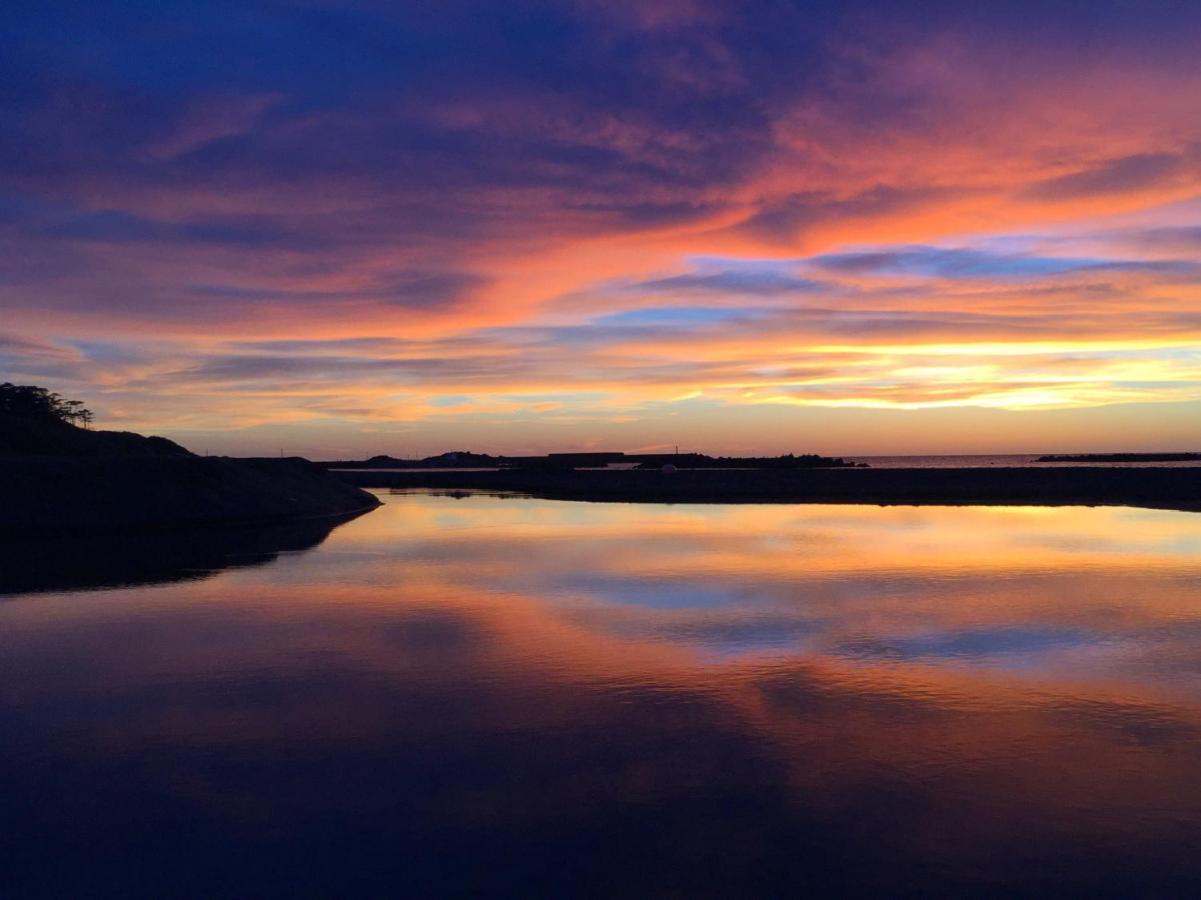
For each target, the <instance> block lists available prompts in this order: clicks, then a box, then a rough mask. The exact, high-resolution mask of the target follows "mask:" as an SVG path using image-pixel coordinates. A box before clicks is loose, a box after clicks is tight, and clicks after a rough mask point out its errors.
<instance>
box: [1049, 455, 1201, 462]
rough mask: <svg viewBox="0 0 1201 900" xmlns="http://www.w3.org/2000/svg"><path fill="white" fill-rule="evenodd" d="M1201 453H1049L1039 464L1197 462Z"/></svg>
mask: <svg viewBox="0 0 1201 900" xmlns="http://www.w3.org/2000/svg"><path fill="white" fill-rule="evenodd" d="M1198 461H1201V453H1049V454H1047V455H1046V456H1040V457H1039V458H1038V459H1037V460H1035V462H1041V463H1153V462H1198Z"/></svg>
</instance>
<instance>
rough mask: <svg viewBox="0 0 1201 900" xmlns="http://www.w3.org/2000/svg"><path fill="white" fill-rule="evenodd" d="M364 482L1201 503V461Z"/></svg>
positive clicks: (664, 498)
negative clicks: (1197, 464) (1193, 464)
mask: <svg viewBox="0 0 1201 900" xmlns="http://www.w3.org/2000/svg"><path fill="white" fill-rule="evenodd" d="M330 474H331V475H336V476H338V477H339V478H341V479H343V480H344V481H346V482H347V483H349V484H353V485H355V486H357V487H361V488H376V489H381V488H382V489H387V488H428V489H435V490H475V491H496V492H514V493H521V494H528V495H530V496H534V497H541V498H544V499H555V500H590V501H607V502H618V503H622V502H624V503H644V502H646V503H861V504H871V505H880V506H894V505H895V506H1133V507H1142V508H1147V509H1168V510H1179V511H1183V512H1201V468H1164V467H1125V468H1119V467H1114V468H1106V467H1098V466H1091V467H1090V466H1079V467H1055V468H1039V467H1025V468H1018V467H1014V468H958V469H952V468H945V469H935V468H913V469H902V468H895V469H892V468H878V469H798V470H773V469H746V470H721V469H716V470H715V469H681V470H679V471H676V472H673V473H670V474H666V473H663V472H658V471H646V470H613V471H609V470H575V471H563V472H546V471H536V470H520V469H502V470H498V471H491V472H481V471H455V470H453V469H446V470H440V471H390V472H379V471H377V472H371V471H337V470H332V471H331V472H330Z"/></svg>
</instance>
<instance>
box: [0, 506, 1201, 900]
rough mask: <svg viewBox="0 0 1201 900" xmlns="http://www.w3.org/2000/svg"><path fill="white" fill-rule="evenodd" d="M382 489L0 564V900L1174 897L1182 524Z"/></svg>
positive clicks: (1184, 639)
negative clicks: (253, 521) (960, 894)
mask: <svg viewBox="0 0 1201 900" xmlns="http://www.w3.org/2000/svg"><path fill="white" fill-rule="evenodd" d="M381 496H382V497H383V498H384V499H385V501H386V505H385V506H384V507H382V508H381V509H379V510H377V511H376V512H373V513H371V514H368V515H366V516H363V517H360V518H358V519H356V520H354V521H352V522H349V523H347V524H344V525H341V526H339V527H337V528H335V529H334V530H333V531H332V533H330V534H329V536H328V537H327V538H326V539H325V540H324V541H323V542H321V543H319V544H318V545H316V546H312V544H313V542H314V541H317V540H320V534H315V535H309V534H307V533H306V534H303V535H300V536H297V535H296V534H291V533H289V534H287V535H284V536H282V537H278V538H276V537H272V536H270V535H268V536H260V537H259V538H257V539H255V540H251V539H249V538H248V539H247V543H248V544H249V545H250V546H251V548H252V552H250V553H249V554H248V555H239V554H238V553H237V552H235V551H234V550H232V549H229V548H228V547H225V546H224V545H222V546H220V547H218V549H212V548H209V549H206V551H205V552H204V553H203V554H201V555H200V558H201V559H202V560H203V564H202V565H192V564H191V557H190V556H188V555H187V554H184V555H183V556H182V557H181V559H182V561H181V562H180V563H179V564H178V568H181V569H182V570H185V571H187V572H188V573H190V574H188V575H187V577H186V578H184V576H181V575H179V573H178V572H176V571H174V570H173V571H172V572H170V573H165V572H163V571H162V570H163V567H164V564H163V562H162V560H161V558H160V557H161V554H159V553H156V554H155V557H156V558H155V560H147V563H148V564H149V563H151V562H154V563H155V564H156V565H157V569H154V570H153V571H152V572H150V573H149V574H146V575H144V576H139V575H138V574H137V573H136V571H135V570H136V568H137V567H136V564H135V563H136V560H137V559H138V555H139V545H138V544H137V543H136V542H134V541H132V540H130V541H127V542H121V541H113V542H110V543H108V544H106V545H105V551H104V553H105V555H106V557H109V558H112V557H118V556H120V555H121V554H122V553H124V554H125V560H124V562H123V563H121V564H116V563H115V562H111V561H110V564H109V565H108V566H107V567H104V569H103V573H102V576H103V577H98V578H97V580H96V581H95V582H94V587H93V589H91V590H86V589H83V588H85V587H87V586H88V584H87V579H86V578H85V577H83V576H82V575H81V574H80V567H78V566H76V567H75V568H74V569H72V572H73V574H72V576H71V577H70V578H69V579H66V580H63V579H62V578H59V580H58V581H54V580H53V578H52V573H51V572H50V571H49V569H48V568H47V567H46V565H45V559H46V558H47V555H48V554H50V553H52V552H58V553H60V554H64V558H67V555H69V554H71V553H72V547H71V545H64V544H59V545H56V546H55V547H53V548H47V547H42V549H41V550H40V551H39V552H34V551H33V550H32V549H29V550H28V552H23V553H20V554H10V555H9V556H6V557H5V559H4V564H5V565H6V566H7V567H8V568H9V571H8V572H6V573H5V575H6V576H7V577H6V578H5V580H4V582H2V583H6V584H8V585H9V586H10V587H9V590H10V593H9V595H8V596H7V597H6V598H5V599H3V600H0V648H2V650H3V653H2V654H0V735H3V738H2V740H3V742H4V752H3V753H2V754H0V797H3V798H4V803H3V804H0V858H2V859H3V860H4V866H3V867H2V870H0V895H2V896H6V897H7V896H16V897H20V896H38V895H61V896H85V895H86V896H103V895H108V896H164V895H188V896H252V895H253V896H265V895H287V896H298V895H302V896H303V895H316V896H322V895H324V896H334V895H341V896H349V895H356V894H369V895H384V894H387V895H397V894H402V895H403V894H409V895H422V896H467V895H470V896H482V895H487V896H499V895H508V896H527V897H528V896H555V897H563V896H577V895H578V896H644V895H677V896H679V895H686V896H740V895H742V896H747V895H750V896H753V895H759V896H791V895H796V894H799V893H801V892H804V891H806V890H808V891H814V892H819V893H826V894H828V893H831V892H838V893H843V894H848V893H849V894H873V895H880V894H887V895H898V894H899V895H904V894H911V895H916V894H921V895H927V896H928V895H931V894H941V893H948V892H954V891H965V890H972V891H974V892H976V893H984V894H988V893H993V894H1004V895H1013V894H1015V893H1016V894H1038V893H1043V894H1053V893H1054V894H1058V895H1064V894H1094V895H1095V894H1115V893H1116V894H1148V893H1150V894H1156V893H1158V894H1161V895H1162V894H1168V895H1186V894H1192V893H1195V892H1196V890H1197V889H1198V888H1199V887H1201V742H1199V741H1198V738H1199V737H1201V515H1195V514H1188V513H1174V512H1163V511H1147V510H1136V509H1128V508H1095V509H1090V508H1070V507H1069V508H1062V507H1060V508H1014V507H1004V508H988V507H963V508H953V507H865V506H805V505H795V506H789V505H770V506H755V505H732V506H719V505H712V506H708V505H676V506H670V505H654V504H595V503H577V502H562V501H542V500H532V499H527V498H514V497H494V496H482V495H467V496H463V495H455V496H445V495H444V496H438V495H434V494H429V493H420V492H414V493H397V494H382V495H381ZM272 540H277V541H278V546H275V547H272V546H269V545H270V542H271V541H272ZM218 550H220V552H221V553H222V554H224V556H223V558H224V559H225V562H226V563H227V564H228V565H230V566H231V567H229V568H224V567H222V566H221V565H217V564H215V563H214V554H216V553H217V552H218ZM23 558H24V559H29V560H41V562H40V563H39V565H41V568H40V569H39V568H37V567H36V566H35V567H33V568H30V569H29V570H28V571H26V572H24V573H21V572H19V571H17V569H19V568H20V566H21V565H22V563H21V560H22V559H23ZM152 578H154V579H163V580H162V581H161V582H160V583H144V582H145V581H147V580H148V579H152ZM180 578H184V580H180ZM39 579H40V580H41V581H42V583H41V584H40V585H39ZM166 579H171V580H166ZM122 580H123V581H125V582H126V583H127V584H128V585H130V586H127V587H120V586H113V584H114V582H115V581H122ZM13 586H15V587H16V588H17V589H19V590H20V592H19V593H16V592H11V591H12V590H13ZM39 586H40V587H41V588H42V590H40V591H38V588H39ZM64 586H66V587H71V588H72V590H69V591H67V590H61V588H62V587H64Z"/></svg>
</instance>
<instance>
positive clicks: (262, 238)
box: [0, 0, 1201, 458]
mask: <svg viewBox="0 0 1201 900" xmlns="http://www.w3.org/2000/svg"><path fill="white" fill-rule="evenodd" d="M5 17H6V25H5V28H4V31H3V34H0V380H8V381H14V382H17V383H33V384H41V385H45V386H48V387H51V388H52V389H54V390H57V391H60V392H62V393H64V394H66V395H67V396H70V397H78V398H80V399H83V400H85V401H86V402H87V403H88V405H89V406H90V407H91V408H92V409H93V410H94V412H95V414H96V423H97V425H98V426H99V427H103V428H115V429H129V430H138V431H143V432H150V433H156V434H163V435H166V436H168V437H171V438H174V439H176V440H179V441H180V442H182V443H184V444H185V445H186V446H188V447H190V448H191V449H193V450H196V451H209V452H219V453H231V454H272V455H274V454H276V453H278V452H285V453H289V454H292V453H295V454H301V455H307V456H310V457H313V458H337V457H341V458H349V457H352V456H362V455H373V454H376V453H390V454H393V455H425V454H430V453H436V452H440V451H443V450H448V449H471V450H477V451H487V452H508V453H525V452H543V451H548V450H550V451H554V450H579V449H624V450H647V451H649V450H654V449H666V448H668V447H671V446H674V445H680V447H681V449H682V450H683V449H689V450H692V449H698V450H703V451H709V452H714V453H745V452H753V453H784V452H826V453H845V454H893V453H931V452H948V453H958V452H1024V451H1031V452H1052V451H1065V450H1066V451H1070V450H1081V451H1087V450H1139V449H1147V450H1172V449H1197V448H1199V447H1201V66H1199V65H1198V64H1197V47H1198V46H1201V6H1198V5H1197V4H1196V3H1194V2H1154V0H1140V2H1126V0H1088V2H1086V0H1076V2H1054V0H1046V2H1037V3H1025V2H1020V0H1015V2H1006V3H984V2H976V3H974V2H963V0H960V2H954V3H951V2H947V3H940V2H906V0H888V2H877V3H831V4H823V3H798V2H783V0H754V2H738V0H724V2H708V0H662V2H657V3H652V2H633V0H631V2H624V0H614V2H601V0H557V2H549V0H548V2H541V0H498V2H491V0H474V2H462V0H410V2H383V0H347V2H325V0H273V2H257V3H256V2H223V0H207V2H203V3H179V2H171V0H153V2H138V0H127V2H122V3H106V2H100V0H86V2H79V3H70V2H58V0H41V2H33V0H16V3H15V4H14V5H12V6H8V7H6V14H5Z"/></svg>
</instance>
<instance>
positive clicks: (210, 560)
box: [0, 511, 365, 596]
mask: <svg viewBox="0 0 1201 900" xmlns="http://www.w3.org/2000/svg"><path fill="white" fill-rule="evenodd" d="M364 512H365V511H360V512H355V513H349V514H347V515H342V516H321V517H313V518H304V519H292V520H288V521H285V522H276V523H272V524H263V525H257V526H253V525H244V526H240V527H229V526H224V527H217V526H213V527H208V528H188V529H182V528H181V529H172V530H168V531H163V532H158V533H153V534H148V533H145V532H142V533H137V534H123V535H107V536H95V535H91V536H84V537H69V538H56V539H51V538H38V539H29V540H17V541H7V542H4V543H3V545H0V596H3V595H7V594H26V593H45V592H49V591H76V590H88V589H97V588H106V587H128V586H133V585H146V584H160V583H166V582H172V581H191V580H196V579H201V578H207V577H209V576H210V575H213V574H216V573H217V572H219V571H221V570H223V569H231V568H246V567H249V566H259V565H263V564H264V563H268V562H271V561H272V560H274V559H275V558H276V557H277V556H278V555H279V554H280V553H286V552H297V551H302V550H311V549H312V548H313V547H316V546H317V545H318V544H320V543H321V542H322V541H324V540H325V539H326V538H327V537H328V536H329V534H330V532H331V531H333V530H334V529H335V528H337V527H338V526H339V525H341V524H343V523H345V522H349V521H351V520H352V519H355V518H358V517H359V516H361V515H363V514H364Z"/></svg>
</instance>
